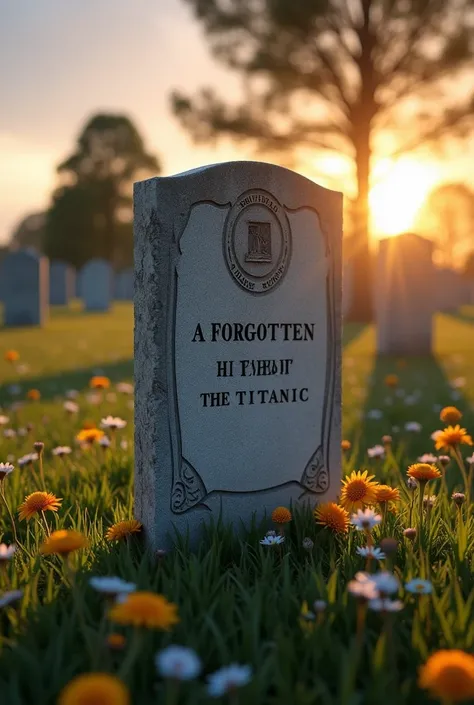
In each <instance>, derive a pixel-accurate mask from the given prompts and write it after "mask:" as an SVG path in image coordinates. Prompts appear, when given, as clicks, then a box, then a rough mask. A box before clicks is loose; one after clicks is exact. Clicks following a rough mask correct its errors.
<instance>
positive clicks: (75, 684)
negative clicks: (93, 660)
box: [58, 673, 131, 705]
mask: <svg viewBox="0 0 474 705" xmlns="http://www.w3.org/2000/svg"><path fill="white" fill-rule="evenodd" d="M94 703H100V705H130V703H131V700H130V693H129V691H128V688H127V686H126V685H125V684H124V683H122V681H121V680H119V679H118V678H117V677H116V676H113V675H111V674H110V673H82V674H81V675H80V676H76V677H75V678H73V679H72V681H69V683H68V684H67V685H66V687H65V688H63V690H62V691H61V693H60V695H59V700H58V705H93V704H94Z"/></svg>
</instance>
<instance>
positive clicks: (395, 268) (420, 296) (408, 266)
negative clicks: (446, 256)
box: [375, 233, 436, 355]
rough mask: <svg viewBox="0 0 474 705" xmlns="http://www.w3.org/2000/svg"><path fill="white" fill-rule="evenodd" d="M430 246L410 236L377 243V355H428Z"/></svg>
mask: <svg viewBox="0 0 474 705" xmlns="http://www.w3.org/2000/svg"><path fill="white" fill-rule="evenodd" d="M432 253H433V243H432V242H431V240H427V239H426V238H423V237H420V236H419V235H416V234H414V233H404V234H403V235H398V236H396V237H389V238H385V239H383V240H381V241H380V243H379V252H378V263H377V270H376V271H377V277H376V278H377V285H376V288H375V291H376V292H377V295H376V297H375V314H376V324H377V352H378V353H381V354H386V355H430V354H431V352H432V336H433V332H432V318H433V312H434V310H435V307H436V304H435V301H434V293H435V282H434V279H435V278H434V268H433V262H432Z"/></svg>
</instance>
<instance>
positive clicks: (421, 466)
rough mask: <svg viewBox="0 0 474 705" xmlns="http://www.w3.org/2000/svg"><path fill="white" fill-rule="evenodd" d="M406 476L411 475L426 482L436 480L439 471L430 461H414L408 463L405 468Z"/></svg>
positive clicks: (439, 475) (439, 473) (439, 474)
mask: <svg viewBox="0 0 474 705" xmlns="http://www.w3.org/2000/svg"><path fill="white" fill-rule="evenodd" d="M407 475H408V477H413V478H414V479H415V480H418V481H419V482H428V480H437V479H438V477H441V472H440V471H439V469H438V468H437V467H436V465H432V464H431V463H415V464H414V465H410V467H409V468H408V470H407Z"/></svg>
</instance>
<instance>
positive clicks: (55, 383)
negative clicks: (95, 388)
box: [0, 358, 133, 404]
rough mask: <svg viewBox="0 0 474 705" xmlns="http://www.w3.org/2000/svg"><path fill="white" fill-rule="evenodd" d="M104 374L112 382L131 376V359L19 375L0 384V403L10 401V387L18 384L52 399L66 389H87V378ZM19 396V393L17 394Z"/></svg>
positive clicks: (46, 399)
mask: <svg viewBox="0 0 474 705" xmlns="http://www.w3.org/2000/svg"><path fill="white" fill-rule="evenodd" d="M98 374H100V375H105V376H106V377H109V379H110V380H111V381H112V382H121V381H122V380H124V379H129V378H130V377H133V359H132V358H127V359H124V360H118V361H116V362H113V363H107V364H104V365H102V364H100V363H97V364H96V365H91V366H90V367H83V368H79V369H73V370H66V371H63V372H58V374H54V375H44V376H38V377H21V378H20V379H19V380H18V381H17V382H9V383H8V384H2V385H1V386H0V404H3V403H5V402H6V401H12V398H14V396H13V397H12V393H11V389H12V387H15V386H17V385H18V386H19V387H21V389H22V390H23V391H25V390H28V389H38V390H39V391H40V392H41V399H42V401H48V400H52V399H54V397H56V396H58V395H61V394H64V393H65V392H66V391H67V390H68V389H77V390H78V391H79V392H80V391H83V390H85V389H87V387H88V385H89V380H90V378H91V377H93V376H94V375H98ZM18 397H19V398H21V395H18Z"/></svg>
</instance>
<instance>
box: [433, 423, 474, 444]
mask: <svg viewBox="0 0 474 705" xmlns="http://www.w3.org/2000/svg"><path fill="white" fill-rule="evenodd" d="M461 444H463V445H467V446H472V438H471V436H470V435H469V434H468V432H467V431H466V429H465V428H461V426H459V425H456V426H448V427H447V428H445V429H443V431H441V432H440V433H439V434H438V436H437V437H436V450H441V448H456V447H457V446H459V445H461Z"/></svg>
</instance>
